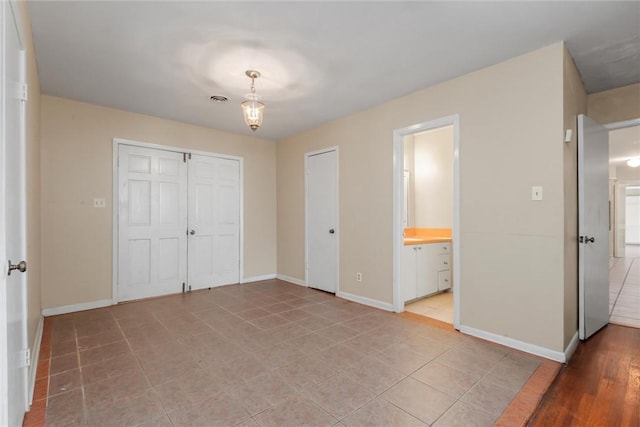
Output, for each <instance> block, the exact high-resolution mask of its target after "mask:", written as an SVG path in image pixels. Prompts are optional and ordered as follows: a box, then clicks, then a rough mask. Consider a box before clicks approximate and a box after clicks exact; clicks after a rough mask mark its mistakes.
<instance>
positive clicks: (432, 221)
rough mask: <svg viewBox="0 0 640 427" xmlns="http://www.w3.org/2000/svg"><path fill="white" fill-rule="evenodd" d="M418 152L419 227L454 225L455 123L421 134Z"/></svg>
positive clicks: (416, 181)
mask: <svg viewBox="0 0 640 427" xmlns="http://www.w3.org/2000/svg"><path fill="white" fill-rule="evenodd" d="M414 152H415V191H414V193H413V197H414V198H415V206H416V207H415V212H416V222H415V224H416V225H415V226H416V227H417V228H453V126H446V127H443V128H440V129H435V130H431V131H427V132H424V133H420V134H417V135H416V136H415V144H414ZM410 197H411V196H410Z"/></svg>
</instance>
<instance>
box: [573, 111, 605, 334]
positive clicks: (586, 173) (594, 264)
mask: <svg viewBox="0 0 640 427" xmlns="http://www.w3.org/2000/svg"><path fill="white" fill-rule="evenodd" d="M608 185H609V131H608V130H607V129H606V128H605V127H604V126H602V125H600V124H598V123H596V122H594V121H593V120H591V119H590V118H589V117H587V116H584V115H582V114H581V115H579V116H578V235H579V243H578V245H579V250H578V258H579V259H578V269H579V272H578V283H579V284H578V287H579V292H578V301H579V312H578V318H579V320H578V326H579V336H580V339H582V340H584V339H587V338H589V337H590V336H591V335H593V334H594V333H596V332H597V331H598V330H600V329H601V328H602V327H604V326H605V325H607V324H608V323H609V188H608Z"/></svg>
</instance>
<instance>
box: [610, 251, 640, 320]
mask: <svg viewBox="0 0 640 427" xmlns="http://www.w3.org/2000/svg"><path fill="white" fill-rule="evenodd" d="M609 314H610V317H609V322H610V323H615V324H617V325H624V326H632V327H635V328H640V246H638V245H627V246H626V248H625V257H624V258H611V259H610V260H609Z"/></svg>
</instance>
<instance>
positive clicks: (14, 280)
mask: <svg viewBox="0 0 640 427" xmlns="http://www.w3.org/2000/svg"><path fill="white" fill-rule="evenodd" d="M13 7H14V6H13V5H12V4H11V3H9V2H6V1H3V2H2V4H0V14H2V29H1V30H2V31H1V32H0V34H3V37H2V49H1V51H2V69H3V73H2V75H3V76H4V78H3V79H2V89H1V90H2V111H3V113H2V129H3V130H4V131H3V132H2V136H1V143H0V160H1V163H0V164H1V167H2V169H1V172H0V242H1V243H0V262H2V267H0V268H1V270H0V383H1V384H0V425H8V426H20V425H22V420H23V418H24V413H25V411H26V410H27V406H28V397H27V366H28V364H27V363H26V358H27V352H26V349H27V329H26V298H27V297H26V277H25V276H26V274H24V270H26V263H25V264H22V267H23V268H21V269H18V268H17V267H18V266H19V265H20V264H19V263H20V261H24V260H25V255H26V243H25V242H26V228H25V216H26V215H25V214H26V202H25V157H24V152H25V147H24V145H25V141H24V135H25V119H24V105H23V102H24V101H23V99H22V95H21V92H22V90H21V89H22V88H23V82H24V52H23V51H22V46H21V43H20V37H19V34H18V30H17V24H16V22H17V19H16V16H15V15H14V13H15V12H16V11H14V10H13ZM10 264H13V267H11V266H10Z"/></svg>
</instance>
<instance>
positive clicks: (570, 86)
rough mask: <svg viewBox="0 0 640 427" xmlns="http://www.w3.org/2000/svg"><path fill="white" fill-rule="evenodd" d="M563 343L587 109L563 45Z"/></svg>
mask: <svg viewBox="0 0 640 427" xmlns="http://www.w3.org/2000/svg"><path fill="white" fill-rule="evenodd" d="M563 76H564V81H563V96H564V129H565V130H566V129H571V130H572V136H571V142H568V143H564V346H565V347H567V346H568V345H569V342H570V341H571V339H572V338H573V336H574V335H575V333H576V331H577V330H578V264H577V261H578V243H577V242H578V206H577V202H576V200H577V194H578V145H577V144H578V130H577V116H578V114H585V113H586V112H587V93H586V91H585V89H584V86H583V84H582V80H581V79H580V74H579V73H578V70H577V68H576V65H575V63H574V62H573V58H571V55H570V54H569V52H568V51H567V50H566V49H564V73H563Z"/></svg>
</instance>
